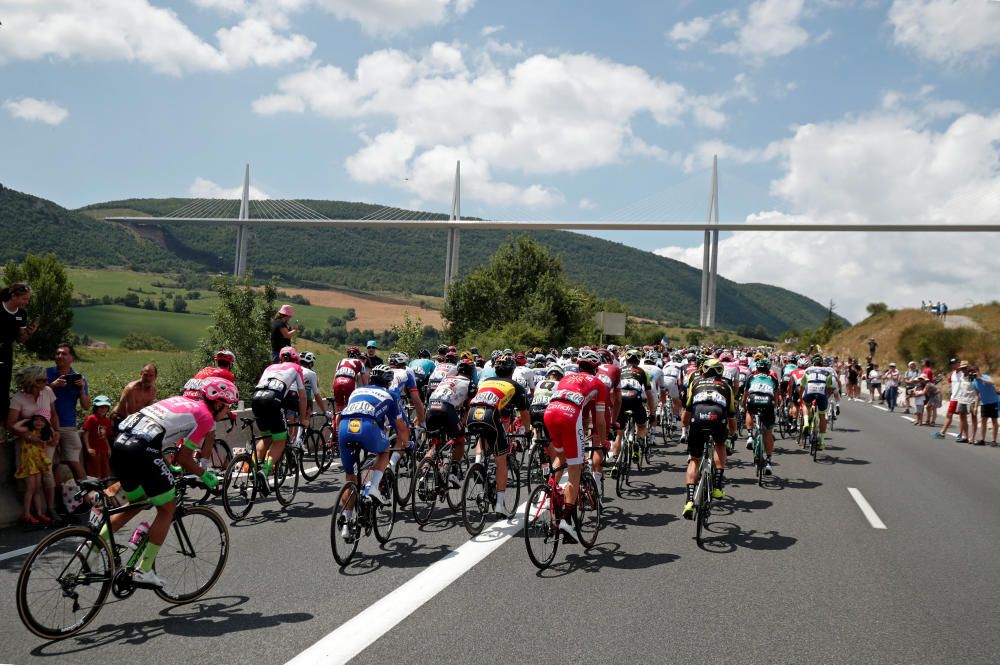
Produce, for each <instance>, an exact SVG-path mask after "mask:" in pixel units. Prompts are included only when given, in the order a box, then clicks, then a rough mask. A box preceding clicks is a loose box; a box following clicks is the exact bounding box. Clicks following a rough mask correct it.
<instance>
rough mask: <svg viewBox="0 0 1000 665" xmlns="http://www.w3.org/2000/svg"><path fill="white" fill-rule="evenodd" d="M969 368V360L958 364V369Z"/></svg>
mask: <svg viewBox="0 0 1000 665" xmlns="http://www.w3.org/2000/svg"><path fill="white" fill-rule="evenodd" d="M968 366H969V361H968V360H963V361H962V362H960V363H958V368H959V369H963V368H965V367H968Z"/></svg>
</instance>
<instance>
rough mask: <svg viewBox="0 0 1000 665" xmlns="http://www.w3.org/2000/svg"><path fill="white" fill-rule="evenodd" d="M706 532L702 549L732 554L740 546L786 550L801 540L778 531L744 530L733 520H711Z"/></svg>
mask: <svg viewBox="0 0 1000 665" xmlns="http://www.w3.org/2000/svg"><path fill="white" fill-rule="evenodd" d="M705 532H706V535H705V536H703V537H702V544H701V549H703V550H705V551H706V552H711V553H713V554H730V553H732V552H735V551H736V549H737V548H740V547H743V548H746V549H749V550H786V549H788V548H789V547H791V546H792V545H794V544H795V543H797V542H799V540H798V538H792V537H791V536H782V535H781V534H780V533H778V532H777V531H757V530H756V529H752V530H750V531H743V530H742V529H741V528H740V527H739V526H738V525H736V524H733V523H732V522H718V521H712V520H709V522H708V524H706V525H705Z"/></svg>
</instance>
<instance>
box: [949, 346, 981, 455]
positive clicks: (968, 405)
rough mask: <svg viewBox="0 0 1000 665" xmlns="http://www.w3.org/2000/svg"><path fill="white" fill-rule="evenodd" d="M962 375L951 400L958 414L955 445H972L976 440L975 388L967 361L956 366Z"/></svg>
mask: <svg viewBox="0 0 1000 665" xmlns="http://www.w3.org/2000/svg"><path fill="white" fill-rule="evenodd" d="M958 370H959V371H960V372H961V373H962V376H961V378H960V379H959V382H958V390H957V391H956V392H955V396H954V397H953V398H952V399H954V400H955V401H956V402H958V406H957V407H956V408H955V413H957V414H958V422H959V427H958V439H957V440H956V442H957V443H972V442H973V441H974V440H975V439H976V388H975V386H974V385H972V379H973V376H974V375H973V374H972V371H971V368H970V367H969V361H968V360H963V361H962V362H961V364H959V366H958ZM970 414H971V415H972V423H971V425H970V423H969V415H970Z"/></svg>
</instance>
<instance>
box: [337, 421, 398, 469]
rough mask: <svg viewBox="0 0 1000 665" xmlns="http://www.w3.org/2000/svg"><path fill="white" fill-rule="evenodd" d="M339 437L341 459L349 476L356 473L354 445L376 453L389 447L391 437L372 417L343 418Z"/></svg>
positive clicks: (338, 430)
mask: <svg viewBox="0 0 1000 665" xmlns="http://www.w3.org/2000/svg"><path fill="white" fill-rule="evenodd" d="M337 439H338V445H339V448H340V461H341V463H342V464H343V465H344V473H346V474H347V475H349V476H353V475H355V470H354V466H355V459H354V456H355V451H354V448H353V445H358V446H361V448H363V449H364V450H366V451H368V452H370V453H372V454H375V455H377V454H379V453H384V452H385V451H386V450H388V449H389V439H388V438H387V437H386V435H385V430H384V429H382V427H381V426H380V425H379V424H378V423H377V422H375V421H374V420H372V419H371V418H350V417H348V418H341V419H340V425H339V426H338V427H337ZM352 444H353V445H352Z"/></svg>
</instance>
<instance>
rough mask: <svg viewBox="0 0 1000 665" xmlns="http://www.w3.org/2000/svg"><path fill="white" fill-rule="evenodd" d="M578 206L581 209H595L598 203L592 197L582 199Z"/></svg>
mask: <svg viewBox="0 0 1000 665" xmlns="http://www.w3.org/2000/svg"><path fill="white" fill-rule="evenodd" d="M577 207H578V208H579V209H580V210H593V209H594V208H596V207H597V204H596V203H594V202H593V201H591V200H590V199H580V203H579V204H577Z"/></svg>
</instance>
